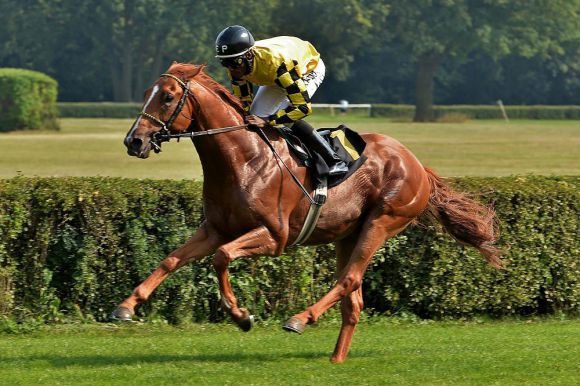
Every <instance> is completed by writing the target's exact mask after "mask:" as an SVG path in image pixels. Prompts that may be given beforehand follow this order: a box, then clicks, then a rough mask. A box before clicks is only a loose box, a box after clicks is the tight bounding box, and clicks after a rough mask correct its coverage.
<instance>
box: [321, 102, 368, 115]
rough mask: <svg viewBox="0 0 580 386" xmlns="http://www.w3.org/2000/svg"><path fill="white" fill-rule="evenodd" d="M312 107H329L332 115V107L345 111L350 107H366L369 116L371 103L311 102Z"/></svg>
mask: <svg viewBox="0 0 580 386" xmlns="http://www.w3.org/2000/svg"><path fill="white" fill-rule="evenodd" d="M312 107H313V108H329V109H330V115H334V109H346V110H347V111H348V110H349V109H351V108H359V109H361V108H362V109H368V110H369V117H370V116H371V110H372V107H373V105H371V104H370V103H349V104H340V103H313V104H312Z"/></svg>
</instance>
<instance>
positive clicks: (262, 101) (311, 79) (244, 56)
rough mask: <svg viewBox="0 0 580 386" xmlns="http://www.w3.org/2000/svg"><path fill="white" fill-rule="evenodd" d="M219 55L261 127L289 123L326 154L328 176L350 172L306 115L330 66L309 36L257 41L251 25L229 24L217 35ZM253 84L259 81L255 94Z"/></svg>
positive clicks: (249, 119) (248, 119)
mask: <svg viewBox="0 0 580 386" xmlns="http://www.w3.org/2000/svg"><path fill="white" fill-rule="evenodd" d="M215 44H216V58H218V59H219V60H220V62H221V64H222V65H223V66H224V67H226V68H227V69H228V76H229V78H230V80H231V82H232V89H233V92H234V94H235V95H236V96H237V97H238V98H240V99H241V100H242V103H243V104H244V108H245V109H246V111H247V112H248V113H249V115H248V116H247V117H246V122H247V123H249V124H251V125H254V126H257V127H264V126H266V125H271V126H276V125H284V126H287V127H290V128H291V129H292V131H293V132H294V133H295V134H296V135H297V136H298V137H299V138H300V139H301V140H303V141H304V142H305V143H306V144H307V145H308V146H310V147H311V148H312V149H313V150H314V151H316V152H317V153H318V154H320V155H321V156H322V158H324V160H325V161H326V163H327V164H328V167H329V169H330V171H329V175H337V174H341V173H345V172H346V171H347V170H348V168H347V166H346V163H345V162H344V161H342V160H341V159H340V157H339V156H338V155H337V154H336V153H335V152H334V150H333V149H332V147H330V145H329V144H328V143H327V142H326V141H325V140H324V139H323V138H322V137H321V136H320V134H319V133H318V132H317V131H316V130H315V129H314V128H313V127H312V126H311V125H310V124H309V123H307V122H306V121H304V120H303V119H302V118H304V117H306V116H307V115H308V114H310V113H311V112H312V104H311V103H310V98H311V97H312V95H314V92H315V91H316V90H317V89H318V87H319V86H320V84H321V83H322V80H323V79H324V73H325V66H324V62H323V61H322V59H320V54H319V53H318V51H316V48H314V46H313V45H312V44H310V43H309V42H307V41H304V40H301V39H298V38H296V37H291V36H278V37H274V38H271V39H265V40H258V41H255V40H254V37H253V36H252V34H251V33H250V31H248V30H247V29H246V28H244V27H242V26H239V25H234V26H230V27H227V28H226V29H224V30H223V31H222V32H220V34H219V35H218V37H217V39H216V43H215ZM253 85H257V86H260V87H259V89H258V91H257V92H256V94H255V95H254V89H253Z"/></svg>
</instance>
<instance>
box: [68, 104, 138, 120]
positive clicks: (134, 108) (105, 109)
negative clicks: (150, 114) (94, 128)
mask: <svg viewBox="0 0 580 386" xmlns="http://www.w3.org/2000/svg"><path fill="white" fill-rule="evenodd" d="M141 106H142V103H121V102H59V103H58V111H59V114H60V116H61V117H63V118H135V117H137V114H139V112H140V111H141Z"/></svg>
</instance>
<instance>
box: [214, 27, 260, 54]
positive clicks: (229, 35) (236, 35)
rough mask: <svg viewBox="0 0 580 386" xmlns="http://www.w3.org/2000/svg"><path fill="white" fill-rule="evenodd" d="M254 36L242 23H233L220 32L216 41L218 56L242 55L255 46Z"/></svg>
mask: <svg viewBox="0 0 580 386" xmlns="http://www.w3.org/2000/svg"><path fill="white" fill-rule="evenodd" d="M254 42H255V40H254V37H253V36H252V34H251V33H250V31H248V30H247V28H245V27H242V26H241V25H232V26H229V27H227V28H226V29H224V30H223V31H222V32H220V33H219V35H218V36H217V39H216V41H215V51H216V56H215V57H216V58H220V59H226V58H234V57H237V56H241V55H243V54H245V53H246V52H248V51H249V50H250V48H252V47H253V46H254Z"/></svg>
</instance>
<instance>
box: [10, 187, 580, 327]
mask: <svg viewBox="0 0 580 386" xmlns="http://www.w3.org/2000/svg"><path fill="white" fill-rule="evenodd" d="M579 182H580V177H566V178H564V177H562V178H558V177H513V178H462V179H457V180H454V184H455V185H456V186H457V187H458V188H460V189H463V190H468V191H478V192H482V199H483V200H485V201H487V202H493V203H494V205H495V207H496V209H497V211H498V213H499V216H500V219H501V227H502V232H503V235H502V238H501V242H500V244H501V245H502V246H503V247H505V248H506V255H505V260H506V262H507V269H505V270H503V271H497V270H494V269H492V268H490V267H489V266H487V265H486V263H484V261H483V259H482V258H481V257H480V256H479V255H478V254H477V253H476V252H475V251H473V250H471V249H468V248H464V247H461V246H458V245H457V244H456V243H455V242H454V241H453V240H452V239H451V238H450V237H449V236H448V235H446V234H443V233H441V231H439V230H437V229H433V228H422V227H412V228H409V229H407V230H406V231H405V232H404V233H403V234H402V235H400V236H398V237H397V238H395V239H393V240H391V241H389V242H388V243H387V244H386V245H385V246H384V248H382V249H381V250H380V251H379V252H378V253H377V256H376V257H375V259H374V260H373V263H372V264H371V266H370V267H369V271H368V272H367V275H366V277H365V282H364V286H363V290H364V292H365V302H366V306H367V310H374V311H376V312H384V313H396V312H399V311H401V310H404V311H408V312H413V313H415V314H417V315H420V316H421V317H427V318H439V317H458V316H472V315H479V314H487V315H497V316H501V315H510V314H540V313H554V312H567V313H575V312H577V311H578V305H579V300H580V266H579V256H580V237H579V231H580V228H579V223H578V219H579V214H580V212H579V204H580V193H579V189H578V183H579ZM200 193H201V184H200V183H196V182H185V181H152V180H130V179H114V178H54V179H53V178H48V179H42V178H24V177H17V178H14V179H9V180H1V181H0V287H1V288H2V291H1V292H3V293H2V294H0V317H1V315H4V316H7V317H10V318H16V319H17V320H28V319H30V318H35V320H39V319H40V320H45V321H59V320H62V319H63V318H75V319H76V318H84V319H87V318H88V319H96V320H106V319H107V316H108V314H109V313H110V312H111V311H112V310H113V309H114V307H115V306H116V305H117V303H119V302H120V301H121V300H123V299H124V298H125V297H127V296H128V295H129V294H130V293H131V291H132V289H133V288H134V287H135V286H136V285H137V284H138V283H140V282H141V281H142V280H143V279H145V278H146V277H147V276H148V275H149V273H150V272H151V271H152V270H153V269H154V268H155V267H156V266H157V264H158V263H159V262H160V260H161V259H162V258H163V257H164V256H165V255H166V254H167V253H169V252H170V251H172V250H173V249H174V248H176V247H177V246H178V245H180V244H181V243H183V242H184V241H185V240H186V239H187V238H188V237H189V236H190V235H191V234H192V233H193V231H194V230H195V229H196V227H197V226H198V224H199V223H200V221H201V219H202V207H201V202H200ZM334 264H335V259H334V256H333V247H332V246H321V247H318V248H302V247H300V248H295V249H291V250H289V251H288V252H287V254H286V255H284V256H281V257H278V258H270V257H263V258H259V259H240V260H236V261H235V262H234V263H233V264H232V269H231V273H232V274H231V280H232V284H233V286H234V288H235V291H236V293H237V294H238V295H239V298H240V302H241V304H243V305H244V306H246V307H248V308H250V309H251V310H252V312H253V313H255V314H256V315H258V316H259V317H261V318H269V317H274V318H283V317H285V316H288V315H290V314H292V313H294V312H296V311H298V310H301V309H303V308H305V307H307V306H308V305H310V304H311V303H313V302H314V301H315V300H316V299H318V298H319V297H320V296H322V295H323V294H324V293H325V292H326V291H327V290H328V289H329V288H330V286H331V285H332V284H333V273H334ZM138 313H139V315H141V316H146V317H162V318H164V319H166V320H168V321H170V322H179V321H184V320H188V321H189V320H195V321H201V320H211V321H217V320H221V319H222V318H223V317H224V314H223V313H222V311H221V310H220V309H219V295H218V287H217V281H216V277H215V274H214V272H213V269H212V267H211V261H210V259H209V258H206V259H205V260H203V261H202V262H201V263H198V264H194V265H189V266H186V267H184V268H182V269H181V270H180V271H178V272H177V273H176V274H174V275H173V276H171V277H170V278H169V279H168V280H167V281H166V282H165V283H164V284H163V285H162V286H161V287H160V288H159V289H158V290H157V291H156V292H155V293H154V295H153V296H152V298H151V299H150V300H149V301H148V302H146V303H145V304H144V305H143V306H142V307H141V308H139V309H138Z"/></svg>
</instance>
